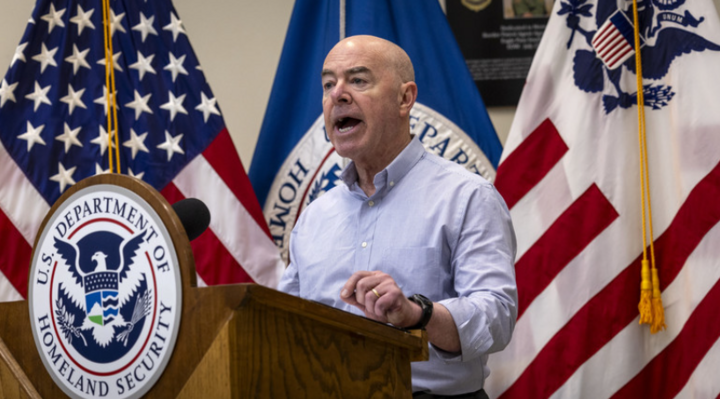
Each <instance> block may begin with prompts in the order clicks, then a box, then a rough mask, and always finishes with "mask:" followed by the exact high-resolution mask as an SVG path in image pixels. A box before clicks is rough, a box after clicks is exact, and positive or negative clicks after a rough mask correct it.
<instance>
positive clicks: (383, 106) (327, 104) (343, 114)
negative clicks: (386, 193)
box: [322, 39, 401, 162]
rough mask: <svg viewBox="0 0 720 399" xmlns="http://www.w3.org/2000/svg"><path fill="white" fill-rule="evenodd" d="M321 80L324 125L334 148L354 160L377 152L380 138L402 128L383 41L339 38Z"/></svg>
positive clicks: (396, 88)
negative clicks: (378, 42) (380, 42)
mask: <svg viewBox="0 0 720 399" xmlns="http://www.w3.org/2000/svg"><path fill="white" fill-rule="evenodd" d="M322 84H323V114H324V116H325V128H326V130H327V133H328V137H329V138H330V141H331V142H332V143H333V146H335V150H336V151H337V153H338V154H340V155H341V156H343V157H347V158H350V159H352V160H354V161H356V162H372V160H373V159H374V158H380V157H381V156H382V155H383V152H384V151H386V148H387V145H386V144H387V143H384V142H385V140H386V139H387V138H388V137H389V135H393V134H397V132H398V130H399V129H400V128H401V125H400V124H399V122H400V120H401V119H400V118H399V116H400V101H401V96H400V90H399V89H400V84H401V82H400V81H399V78H398V77H397V75H396V74H395V73H394V71H393V70H392V68H391V67H390V65H388V62H386V61H385V57H384V56H383V54H382V46H381V45H377V44H376V43H369V44H368V43H365V42H364V41H362V40H361V39H357V40H356V39H352V40H349V41H345V42H342V43H340V44H339V45H338V46H336V47H335V48H334V49H333V50H332V51H331V52H330V54H328V56H327V58H326V59H325V64H324V65H323V73H322ZM384 144H385V145H384Z"/></svg>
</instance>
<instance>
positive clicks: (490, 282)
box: [278, 138, 517, 395]
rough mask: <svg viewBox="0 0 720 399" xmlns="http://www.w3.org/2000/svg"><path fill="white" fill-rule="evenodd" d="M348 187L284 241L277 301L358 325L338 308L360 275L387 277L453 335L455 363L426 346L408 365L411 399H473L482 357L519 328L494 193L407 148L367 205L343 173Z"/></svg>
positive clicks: (352, 173)
mask: <svg viewBox="0 0 720 399" xmlns="http://www.w3.org/2000/svg"><path fill="white" fill-rule="evenodd" d="M341 177H342V180H343V181H344V183H345V184H341V185H338V186H337V187H335V188H333V189H331V190H329V191H328V192H327V193H325V194H324V195H323V196H321V197H320V198H318V199H317V200H315V201H314V202H312V203H311V204H310V205H309V206H308V207H307V208H306V209H305V211H304V212H303V213H302V214H301V216H300V218H299V220H298V222H297V224H296V225H295V228H294V230H293V232H292V235H291V238H290V260H291V263H290V266H288V268H287V270H286V271H285V274H284V275H283V277H282V280H281V281H280V286H279V287H278V288H279V289H280V290H281V291H285V292H287V293H290V294H293V295H296V296H300V297H302V298H306V299H311V300H314V301H318V302H321V303H324V304H327V305H330V306H333V307H336V308H339V309H342V310H345V311H348V312H352V313H355V314H359V315H362V312H361V311H360V310H358V309H356V308H355V307H353V306H350V305H347V304H346V303H345V302H343V301H342V300H341V299H340V291H341V290H342V287H343V285H344V284H345V282H346V281H347V280H348V278H350V276H351V275H352V274H353V273H354V272H356V271H359V270H371V271H372V270H381V271H383V272H385V273H387V274H389V275H390V276H392V277H393V278H394V279H395V281H396V282H397V284H398V285H399V286H400V288H401V289H402V291H403V293H404V294H405V295H406V296H410V295H413V294H422V295H425V296H426V297H428V298H430V299H431V300H432V301H433V302H439V303H441V304H443V305H444V306H445V307H446V308H447V309H448V310H449V311H450V314H451V315H452V317H453V320H454V321H455V324H456V325H457V329H458V332H459V334H460V342H461V348H462V349H461V353H455V354H453V353H448V352H444V351H442V350H441V349H438V348H435V347H433V346H432V345H430V360H429V361H428V362H415V363H413V364H412V385H413V392H418V391H429V392H432V393H435V394H440V395H454V394H461V393H468V392H474V391H477V390H479V389H481V388H482V387H483V382H484V381H485V378H486V377H487V375H488V373H489V371H488V368H487V360H488V354H490V353H492V352H497V351H499V350H502V349H503V348H504V347H505V346H506V345H507V344H508V342H509V341H510V337H511V336H512V331H513V328H514V327H515V320H516V318H517V288H516V284H515V272H514V259H515V250H516V243H515V233H514V231H513V227H512V223H511V220H510V214H509V212H508V209H507V207H506V205H505V202H504V201H503V200H502V198H501V197H500V195H499V194H498V192H497V191H496V190H495V188H494V187H493V185H492V184H490V183H488V182H487V181H486V180H485V179H483V178H482V177H480V176H478V175H475V174H473V173H471V172H469V171H467V170H466V169H465V168H463V167H461V166H459V165H456V164H455V163H452V162H450V161H446V160H444V159H442V158H440V157H438V156H436V155H434V154H431V153H428V152H426V151H425V149H424V148H423V146H422V144H421V143H420V142H419V141H418V140H417V139H415V138H414V139H413V140H412V141H411V143H410V144H409V145H408V146H407V147H406V148H405V149H404V150H403V151H402V152H401V153H400V155H398V156H397V158H395V160H393V162H392V163H391V164H390V165H389V166H388V167H387V168H385V169H384V170H383V171H381V172H380V173H378V174H377V175H376V176H375V179H374V183H375V188H376V191H375V194H373V195H372V196H371V197H367V196H366V195H365V193H364V192H363V191H362V190H361V189H360V187H359V185H358V184H357V172H356V170H355V166H354V164H353V163H350V164H349V165H348V166H347V167H346V168H345V170H344V171H343V173H342V176H341Z"/></svg>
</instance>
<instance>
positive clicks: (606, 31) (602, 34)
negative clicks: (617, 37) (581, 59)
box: [592, 23, 614, 47]
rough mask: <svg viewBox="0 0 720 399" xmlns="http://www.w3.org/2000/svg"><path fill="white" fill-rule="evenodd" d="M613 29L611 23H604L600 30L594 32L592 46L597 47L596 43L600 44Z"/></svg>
mask: <svg viewBox="0 0 720 399" xmlns="http://www.w3.org/2000/svg"><path fill="white" fill-rule="evenodd" d="M613 31H614V29H612V24H608V23H606V24H605V25H603V26H602V27H600V31H599V32H598V33H597V34H595V38H594V39H593V41H592V45H593V47H597V46H598V45H600V44H601V43H602V42H603V41H604V40H605V38H606V37H607V35H609V34H610V33H611V32H613Z"/></svg>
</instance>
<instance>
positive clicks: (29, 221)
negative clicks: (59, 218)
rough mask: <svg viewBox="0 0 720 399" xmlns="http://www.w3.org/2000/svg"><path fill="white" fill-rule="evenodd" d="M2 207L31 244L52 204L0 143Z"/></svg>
mask: <svg viewBox="0 0 720 399" xmlns="http://www.w3.org/2000/svg"><path fill="white" fill-rule="evenodd" d="M0 176H2V177H3V183H2V184H0V208H2V211H3V212H4V213H5V215H6V216H7V217H8V219H10V221H11V222H12V223H13V224H14V225H15V228H16V229H18V231H19V232H20V234H22V236H23V237H24V238H25V240H26V241H27V242H28V244H29V245H30V246H32V245H33V243H34V241H35V235H36V234H37V231H38V229H39V228H40V224H42V220H43V219H44V218H45V215H47V213H48V211H49V210H50V206H49V205H48V203H47V202H46V201H45V199H44V198H43V197H42V196H41V195H40V193H38V191H37V190H36V189H35V186H33V185H32V183H30V181H29V180H28V179H27V177H25V174H24V173H23V172H22V171H21V170H20V168H19V167H18V166H17V164H16V163H15V161H14V160H13V159H12V157H11V156H10V154H8V152H7V150H6V149H5V146H4V145H3V144H2V143H0Z"/></svg>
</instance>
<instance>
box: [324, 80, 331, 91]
mask: <svg viewBox="0 0 720 399" xmlns="http://www.w3.org/2000/svg"><path fill="white" fill-rule="evenodd" d="M332 87H333V84H332V82H325V83H323V89H324V90H330V89H332Z"/></svg>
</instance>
